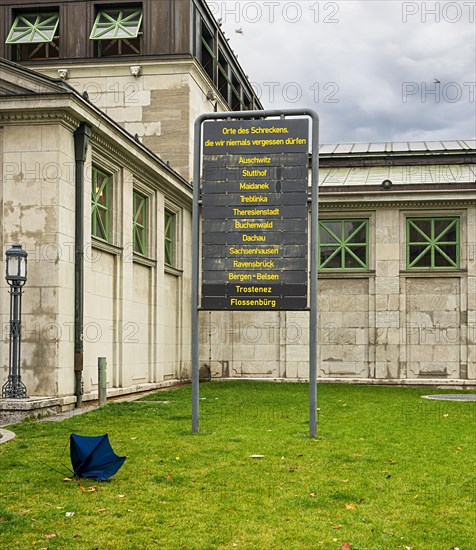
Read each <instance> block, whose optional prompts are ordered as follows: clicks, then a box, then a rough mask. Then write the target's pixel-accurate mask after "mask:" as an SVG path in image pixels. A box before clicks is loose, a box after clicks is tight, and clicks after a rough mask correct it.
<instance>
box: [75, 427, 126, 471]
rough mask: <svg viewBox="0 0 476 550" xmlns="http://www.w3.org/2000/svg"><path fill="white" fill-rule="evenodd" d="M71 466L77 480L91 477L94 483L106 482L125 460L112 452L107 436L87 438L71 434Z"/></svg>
mask: <svg viewBox="0 0 476 550" xmlns="http://www.w3.org/2000/svg"><path fill="white" fill-rule="evenodd" d="M69 443H70V454H71V464H72V465H73V470H74V475H75V477H77V478H80V477H91V478H92V479H95V480H96V481H106V479H109V478H110V477H112V476H113V475H114V474H115V473H116V472H117V471H118V470H119V468H120V467H121V466H122V465H123V464H124V461H125V460H126V457H125V456H117V455H116V453H115V452H114V451H113V450H112V447H111V444H110V443H109V437H108V435H107V434H104V435H98V436H95V437H89V436H85V435H77V434H71V437H70V440H69Z"/></svg>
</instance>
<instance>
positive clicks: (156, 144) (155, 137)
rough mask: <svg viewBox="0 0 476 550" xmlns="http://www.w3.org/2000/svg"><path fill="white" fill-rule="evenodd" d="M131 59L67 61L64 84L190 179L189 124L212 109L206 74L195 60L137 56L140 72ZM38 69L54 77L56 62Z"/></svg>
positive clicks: (191, 158) (191, 125)
mask: <svg viewBox="0 0 476 550" xmlns="http://www.w3.org/2000/svg"><path fill="white" fill-rule="evenodd" d="M130 65H131V63H130V62H123V61H118V60H116V61H115V62H114V63H111V62H108V63H104V64H98V63H91V64H87V63H81V64H80V65H74V64H68V80H67V82H68V84H70V85H71V86H73V87H74V88H75V89H76V90H78V91H79V92H80V93H81V94H83V93H84V92H87V94H88V97H89V101H90V102H91V103H93V104H94V105H95V106H97V107H98V108H100V109H102V110H103V111H104V112H105V113H107V114H108V115H109V116H110V117H111V118H113V119H114V120H115V121H116V122H118V123H119V124H120V125H121V126H123V127H124V128H125V129H126V130H127V131H128V132H130V133H131V134H132V135H133V136H135V135H137V136H138V138H139V139H140V141H141V142H142V143H143V144H144V145H146V146H147V147H148V148H149V149H151V150H152V151H153V152H154V153H156V154H158V155H159V156H160V157H161V158H162V159H163V160H164V161H166V162H169V163H170V166H171V167H172V168H173V169H175V170H177V171H178V172H179V173H180V174H181V175H182V176H184V177H185V178H186V179H187V180H188V181H190V180H191V178H192V163H193V125H194V122H195V119H196V117H198V115H200V114H202V113H204V112H210V111H213V110H214V109H215V103H216V101H215V102H211V101H210V100H208V99H207V97H206V95H207V91H208V90H209V89H210V84H208V80H207V77H205V75H204V72H203V70H202V69H201V68H200V66H199V65H198V63H197V62H196V61H193V60H192V59H182V60H181V59H174V60H173V61H166V60H163V61H146V60H141V63H140V66H141V75H140V76H138V77H134V76H132V75H131V71H130ZM35 70H38V71H40V72H42V73H44V74H46V75H48V76H51V77H53V78H57V77H58V72H57V71H58V67H57V66H55V67H51V66H42V67H36V66H35Z"/></svg>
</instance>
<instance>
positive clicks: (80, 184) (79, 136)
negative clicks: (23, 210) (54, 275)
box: [74, 122, 91, 408]
mask: <svg viewBox="0 0 476 550" xmlns="http://www.w3.org/2000/svg"><path fill="white" fill-rule="evenodd" d="M90 139H91V128H90V127H89V126H87V125H86V124H85V123H84V122H82V123H81V124H80V125H79V127H78V129H77V130H76V131H75V132H74V160H75V165H76V167H75V190H76V198H75V246H74V251H75V253H74V395H75V396H76V404H75V407H76V408H78V407H80V406H81V404H82V401H83V355H84V343H83V326H84V167H85V163H86V157H87V153H88V147H89V140H90Z"/></svg>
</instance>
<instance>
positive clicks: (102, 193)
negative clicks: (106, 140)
mask: <svg viewBox="0 0 476 550" xmlns="http://www.w3.org/2000/svg"><path fill="white" fill-rule="evenodd" d="M92 187H93V189H92V199H91V233H92V235H93V237H96V238H97V239H101V240H103V241H106V242H109V237H110V218H111V211H110V194H111V188H110V187H111V176H110V175H108V174H106V173H105V172H103V171H101V170H99V169H98V168H95V167H93V181H92Z"/></svg>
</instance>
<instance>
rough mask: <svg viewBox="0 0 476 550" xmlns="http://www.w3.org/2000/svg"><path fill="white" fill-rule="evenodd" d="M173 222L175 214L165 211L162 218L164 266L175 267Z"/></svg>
mask: <svg viewBox="0 0 476 550" xmlns="http://www.w3.org/2000/svg"><path fill="white" fill-rule="evenodd" d="M175 220H176V214H175V213H174V212H171V211H170V210H165V216H164V258H165V265H168V266H170V267H175Z"/></svg>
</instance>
